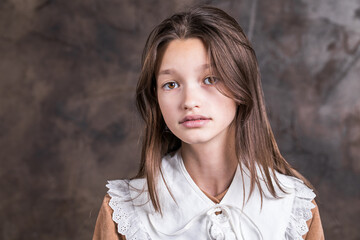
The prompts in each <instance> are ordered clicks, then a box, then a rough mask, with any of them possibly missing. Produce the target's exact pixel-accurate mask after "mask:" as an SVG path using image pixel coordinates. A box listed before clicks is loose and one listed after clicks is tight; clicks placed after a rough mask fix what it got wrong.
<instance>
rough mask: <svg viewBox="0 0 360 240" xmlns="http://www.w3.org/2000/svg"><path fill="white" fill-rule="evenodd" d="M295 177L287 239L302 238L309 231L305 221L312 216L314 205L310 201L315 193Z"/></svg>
mask: <svg viewBox="0 0 360 240" xmlns="http://www.w3.org/2000/svg"><path fill="white" fill-rule="evenodd" d="M294 179H295V199H294V203H293V208H292V211H291V215H290V221H289V225H288V227H287V229H286V235H285V236H286V238H285V239H287V240H303V237H302V236H303V235H304V234H306V233H307V232H308V231H309V228H308V226H307V224H306V221H308V220H310V219H311V218H312V213H311V209H313V208H314V207H315V205H314V204H313V203H312V201H313V200H314V198H315V196H316V195H315V193H314V192H313V191H312V190H311V189H310V188H308V187H307V186H306V185H305V184H304V183H303V181H301V180H299V179H297V178H294Z"/></svg>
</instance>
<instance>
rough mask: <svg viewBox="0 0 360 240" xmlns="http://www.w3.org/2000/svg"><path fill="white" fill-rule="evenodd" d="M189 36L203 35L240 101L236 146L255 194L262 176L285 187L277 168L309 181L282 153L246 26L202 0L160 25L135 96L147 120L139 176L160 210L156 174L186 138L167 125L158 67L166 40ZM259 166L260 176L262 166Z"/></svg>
mask: <svg viewBox="0 0 360 240" xmlns="http://www.w3.org/2000/svg"><path fill="white" fill-rule="evenodd" d="M187 38H199V39H201V40H202V41H203V42H204V44H205V46H206V47H207V51H208V55H209V58H210V63H211V66H213V68H214V71H215V72H216V74H217V77H218V78H219V79H220V81H222V82H223V84H224V86H225V88H226V92H228V93H229V95H230V96H231V97H232V98H233V99H234V101H235V102H236V104H237V114H236V117H235V120H234V123H235V128H236V129H235V138H236V139H235V142H236V143H235V146H236V147H235V150H236V154H237V158H238V160H239V163H240V167H241V168H242V167H243V165H242V164H244V166H246V168H248V169H249V171H250V175H251V176H250V177H251V187H250V189H251V190H250V195H251V194H252V192H253V190H254V188H255V185H257V187H258V188H259V190H260V192H261V196H263V189H262V188H261V185H260V179H261V178H263V179H264V180H265V183H266V186H267V188H268V190H269V191H270V192H271V194H272V195H273V196H274V197H277V194H276V190H275V185H274V184H276V185H277V186H278V187H279V188H280V189H281V190H283V189H282V188H281V185H280V183H279V180H278V179H277V178H276V175H275V171H277V172H280V173H282V174H285V175H290V176H296V177H298V178H301V179H303V180H304V181H305V182H307V181H306V180H305V179H304V178H303V177H302V176H301V175H300V174H298V173H297V172H296V171H294V170H293V169H292V167H291V166H290V165H289V163H288V162H286V160H285V159H284V158H283V157H282V155H281V154H280V151H279V148H278V146H277V144H276V141H275V139H274V135H273V133H272V130H271V127H270V124H269V120H268V117H267V114H266V110H265V104H264V100H263V91H262V87H261V81H260V73H259V68H258V63H257V60H256V56H255V52H254V50H253V48H252V47H251V44H250V42H249V40H248V39H247V38H246V36H245V34H244V32H243V30H242V29H241V27H240V26H239V24H238V23H237V22H236V20H235V19H234V18H232V17H231V16H229V15H228V14H227V13H225V12H224V11H222V10H220V9H218V8H214V7H210V6H198V7H194V8H191V9H190V10H188V11H186V12H181V13H177V14H175V15H173V16H171V17H170V18H167V19H165V20H164V21H163V22H162V23H161V24H159V25H158V26H157V27H155V29H154V30H153V31H152V32H151V33H150V36H149V38H148V40H147V42H146V45H145V48H144V52H143V56H142V70H141V74H140V78H139V81H138V85H137V89H136V101H137V107H138V109H139V111H140V113H141V116H142V118H143V119H144V121H145V126H144V127H145V129H144V136H143V142H142V152H141V164H140V169H139V172H138V174H137V176H136V177H145V178H146V180H147V185H148V191H149V196H150V200H151V202H152V204H153V206H154V209H155V210H156V211H159V212H161V208H160V202H159V198H158V194H157V190H156V184H157V179H158V177H159V176H162V172H161V168H160V165H161V159H162V157H163V156H164V155H166V154H167V153H170V152H172V151H174V150H176V149H178V148H179V147H180V146H181V141H180V140H179V139H178V138H177V137H176V136H175V135H173V134H172V133H169V132H168V131H166V125H165V122H164V119H163V117H162V114H161V111H160V108H159V105H158V101H157V94H156V71H157V68H158V65H159V62H160V58H161V50H162V49H164V46H166V44H167V43H169V42H170V41H172V40H174V39H187ZM257 166H259V169H260V175H261V176H259V173H258V172H257ZM274 182H275V183H274ZM283 191H284V190H283Z"/></svg>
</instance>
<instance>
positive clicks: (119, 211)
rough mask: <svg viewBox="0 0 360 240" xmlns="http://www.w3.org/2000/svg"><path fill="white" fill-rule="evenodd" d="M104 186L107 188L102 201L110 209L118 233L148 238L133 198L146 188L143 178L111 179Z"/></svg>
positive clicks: (127, 236) (131, 237) (129, 236)
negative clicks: (106, 193)
mask: <svg viewBox="0 0 360 240" xmlns="http://www.w3.org/2000/svg"><path fill="white" fill-rule="evenodd" d="M106 187H107V188H108V189H109V190H108V197H105V200H104V202H105V203H107V205H108V206H109V207H110V208H111V210H112V220H113V221H114V222H115V223H116V225H117V231H118V233H120V234H121V235H124V236H126V238H127V239H149V238H148V236H147V234H146V232H145V231H144V229H143V226H142V225H141V221H140V219H139V216H138V213H137V212H136V209H135V207H134V199H135V198H137V197H139V196H140V194H142V193H144V192H145V190H146V189H145V187H146V184H145V179H135V180H128V179H125V180H112V181H108V184H107V185H106ZM142 195H145V194H142Z"/></svg>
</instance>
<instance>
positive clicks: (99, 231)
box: [93, 191, 325, 240]
mask: <svg viewBox="0 0 360 240" xmlns="http://www.w3.org/2000/svg"><path fill="white" fill-rule="evenodd" d="M225 193H226V191H225ZM225 193H224V195H225ZM219 195H222V196H219ZM219 195H218V196H216V197H217V198H215V199H216V200H217V201H219V199H220V200H221V198H222V197H223V194H219ZM213 198H214V197H211V198H210V199H211V200H213ZM109 201H110V196H109V195H106V196H105V198H104V201H103V203H102V205H101V208H100V211H99V215H98V218H97V220H96V225H95V231H94V236H93V240H126V238H125V237H124V236H123V235H121V234H119V233H118V232H117V226H116V223H115V222H114V221H113V220H112V212H113V210H112V209H111V208H110V206H109ZM313 203H314V204H315V206H316V207H315V208H313V209H312V210H311V212H312V214H313V217H312V219H310V220H309V221H308V222H307V224H308V227H309V232H308V233H307V234H306V235H304V236H303V238H304V239H305V240H324V239H325V237H324V231H323V228H322V225H321V220H320V214H319V208H318V206H317V205H316V203H315V201H313Z"/></svg>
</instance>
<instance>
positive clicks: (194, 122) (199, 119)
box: [179, 115, 211, 128]
mask: <svg viewBox="0 0 360 240" xmlns="http://www.w3.org/2000/svg"><path fill="white" fill-rule="evenodd" d="M210 120H211V118H208V117H205V116H201V115H188V116H186V117H184V118H183V119H182V120H181V121H180V122H179V123H180V124H181V125H183V126H184V127H187V128H199V127H202V126H204V125H205V124H206V123H208V122H209V121H210Z"/></svg>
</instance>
